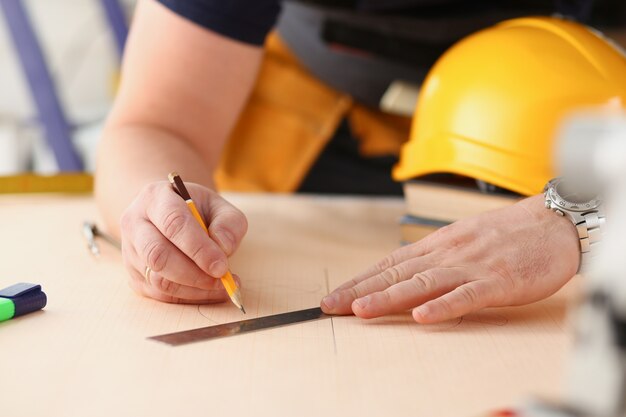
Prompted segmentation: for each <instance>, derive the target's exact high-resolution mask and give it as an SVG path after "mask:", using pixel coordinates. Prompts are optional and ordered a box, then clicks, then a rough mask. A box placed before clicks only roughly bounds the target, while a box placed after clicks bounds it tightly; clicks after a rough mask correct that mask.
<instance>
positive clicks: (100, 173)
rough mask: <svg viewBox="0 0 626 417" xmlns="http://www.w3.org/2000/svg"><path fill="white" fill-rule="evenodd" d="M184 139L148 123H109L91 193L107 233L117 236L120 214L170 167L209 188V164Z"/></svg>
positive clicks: (210, 175) (211, 174)
mask: <svg viewBox="0 0 626 417" xmlns="http://www.w3.org/2000/svg"><path fill="white" fill-rule="evenodd" d="M210 165H211V163H209V162H207V161H204V160H203V159H202V157H201V156H200V155H199V153H198V152H197V151H196V150H195V149H194V148H193V147H192V146H191V145H190V144H189V143H188V142H186V141H183V140H181V139H180V138H177V137H176V135H174V134H173V133H169V132H167V131H165V130H163V129H159V128H153V127H149V126H111V127H108V128H107V129H106V130H105V134H104V137H103V140H102V142H101V145H100V149H99V152H98V166H97V172H96V178H95V196H96V202H97V204H98V207H99V209H100V213H101V215H102V217H103V220H104V222H105V223H106V226H107V228H108V229H109V230H110V232H111V233H113V234H115V235H117V236H119V230H120V224H119V221H120V216H121V214H122V213H123V211H124V210H125V209H126V208H127V207H128V206H129V204H130V203H131V201H132V200H133V199H134V198H135V196H136V195H137V193H138V192H139V191H140V190H141V189H142V188H143V187H144V186H145V185H146V184H148V183H151V182H154V181H163V180H165V179H166V178H167V174H168V173H169V172H171V171H178V172H179V173H180V174H181V175H182V176H183V178H185V180H187V181H190V182H195V183H198V184H202V185H205V186H207V187H209V188H213V168H214V167H212V166H210Z"/></svg>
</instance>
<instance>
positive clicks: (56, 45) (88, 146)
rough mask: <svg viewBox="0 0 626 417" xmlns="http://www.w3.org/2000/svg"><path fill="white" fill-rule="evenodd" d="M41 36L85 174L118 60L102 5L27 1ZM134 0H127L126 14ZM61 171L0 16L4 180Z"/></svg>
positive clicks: (92, 0)
mask: <svg viewBox="0 0 626 417" xmlns="http://www.w3.org/2000/svg"><path fill="white" fill-rule="evenodd" d="M23 1H24V4H25V6H26V8H27V10H28V13H29V16H30V18H31V21H32V24H33V27H34V29H35V31H36V33H37V35H38V37H39V40H40V43H41V44H42V48H43V49H44V54H45V55H46V59H47V61H48V66H49V69H50V70H51V72H52V75H53V77H54V79H55V83H56V86H57V92H58V94H59V97H60V99H61V101H62V104H63V106H64V109H65V112H66V115H67V117H68V119H69V121H70V122H71V123H72V124H74V125H77V126H78V128H77V129H76V131H75V133H74V141H75V145H76V147H77V149H78V150H79V153H80V154H81V155H82V156H83V159H84V161H85V165H86V169H87V170H89V171H91V170H93V167H94V163H93V162H94V149H95V146H96V143H97V141H98V139H99V135H100V129H101V124H102V122H103V120H104V118H105V117H106V114H107V112H108V109H109V107H110V105H111V102H112V99H113V94H114V84H115V83H114V80H115V76H116V74H117V70H118V65H119V59H118V56H117V52H116V48H115V43H114V38H113V33H112V30H111V29H110V28H109V26H108V23H107V21H106V16H105V14H104V11H103V9H102V6H101V4H100V2H99V0H23ZM133 3H134V0H124V1H123V5H124V6H125V8H126V10H127V12H128V13H127V15H128V16H130V13H131V12H132V7H133ZM27 170H34V171H36V172H39V173H52V172H55V171H57V167H56V162H55V160H54V157H53V156H52V154H51V152H50V150H49V148H48V147H47V144H46V142H45V140H44V138H43V136H42V133H41V129H40V127H39V126H38V125H37V123H36V109H35V107H34V105H33V101H32V98H31V93H30V90H29V89H28V84H27V82H26V78H25V76H24V75H23V74H22V70H21V66H20V63H19V61H18V57H17V55H16V52H15V50H14V45H13V43H12V41H11V37H10V33H9V31H8V28H7V25H6V22H5V20H4V15H2V13H0V175H7V174H11V173H17V172H23V171H27Z"/></svg>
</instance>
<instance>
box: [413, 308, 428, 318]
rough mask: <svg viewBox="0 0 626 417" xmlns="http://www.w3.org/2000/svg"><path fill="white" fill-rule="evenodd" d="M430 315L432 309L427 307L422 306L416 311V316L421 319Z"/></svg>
mask: <svg viewBox="0 0 626 417" xmlns="http://www.w3.org/2000/svg"><path fill="white" fill-rule="evenodd" d="M429 313H430V307H428V306H427V305H421V306H419V307H417V308H416V309H415V314H416V315H418V316H421V317H426V316H428V314H429Z"/></svg>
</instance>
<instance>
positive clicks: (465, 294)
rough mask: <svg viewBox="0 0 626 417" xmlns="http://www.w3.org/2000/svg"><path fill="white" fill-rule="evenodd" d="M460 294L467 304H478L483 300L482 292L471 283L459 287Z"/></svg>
mask: <svg viewBox="0 0 626 417" xmlns="http://www.w3.org/2000/svg"><path fill="white" fill-rule="evenodd" d="M459 295H460V297H461V299H462V300H463V301H464V302H465V303H467V304H472V305H473V304H478V303H479V302H480V301H481V297H480V294H479V293H478V291H477V290H476V288H474V287H472V286H471V285H465V286H462V287H459Z"/></svg>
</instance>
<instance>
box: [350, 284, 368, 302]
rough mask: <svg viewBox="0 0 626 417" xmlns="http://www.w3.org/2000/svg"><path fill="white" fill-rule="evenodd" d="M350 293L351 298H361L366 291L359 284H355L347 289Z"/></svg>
mask: <svg viewBox="0 0 626 417" xmlns="http://www.w3.org/2000/svg"><path fill="white" fill-rule="evenodd" d="M346 291H347V292H348V294H350V298H351V299H353V300H356V299H357V298H361V297H362V296H364V295H365V292H364V291H362V290H361V289H360V288H359V287H358V286H354V287H352V288H348V289H347V290H346Z"/></svg>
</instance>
